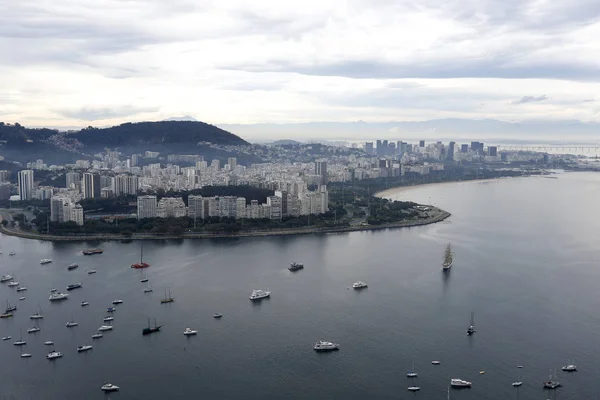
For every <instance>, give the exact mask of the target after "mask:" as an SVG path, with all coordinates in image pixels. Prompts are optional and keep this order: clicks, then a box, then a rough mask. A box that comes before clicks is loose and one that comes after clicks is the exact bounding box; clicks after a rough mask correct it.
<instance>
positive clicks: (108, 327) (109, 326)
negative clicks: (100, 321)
mask: <svg viewBox="0 0 600 400" xmlns="http://www.w3.org/2000/svg"><path fill="white" fill-rule="evenodd" d="M112 329H113V327H112V325H102V326H101V327H100V328H98V331H99V332H104V331H112Z"/></svg>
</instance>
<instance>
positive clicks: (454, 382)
mask: <svg viewBox="0 0 600 400" xmlns="http://www.w3.org/2000/svg"><path fill="white" fill-rule="evenodd" d="M471 385H472V383H471V382H469V381H464V380H462V379H458V378H454V379H450V386H452V387H453V388H470V387H471Z"/></svg>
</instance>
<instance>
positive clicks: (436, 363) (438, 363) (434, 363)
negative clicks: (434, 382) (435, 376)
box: [431, 360, 440, 365]
mask: <svg viewBox="0 0 600 400" xmlns="http://www.w3.org/2000/svg"><path fill="white" fill-rule="evenodd" d="M431 363H432V364H433V365H440V362H439V361H438V360H433V361H432V362H431Z"/></svg>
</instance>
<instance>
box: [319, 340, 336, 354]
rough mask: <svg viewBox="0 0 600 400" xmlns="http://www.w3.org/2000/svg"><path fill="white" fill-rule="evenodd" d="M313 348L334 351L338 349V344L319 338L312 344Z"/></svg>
mask: <svg viewBox="0 0 600 400" xmlns="http://www.w3.org/2000/svg"><path fill="white" fill-rule="evenodd" d="M313 349H314V350H315V351H323V352H325V351H335V350H339V349H340V345H339V344H336V343H331V342H325V341H323V340H319V341H318V342H317V343H315V345H314V346H313Z"/></svg>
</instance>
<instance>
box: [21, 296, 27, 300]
mask: <svg viewBox="0 0 600 400" xmlns="http://www.w3.org/2000/svg"><path fill="white" fill-rule="evenodd" d="M26 298H27V297H25V296H23V297H19V300H25V299H26Z"/></svg>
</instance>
